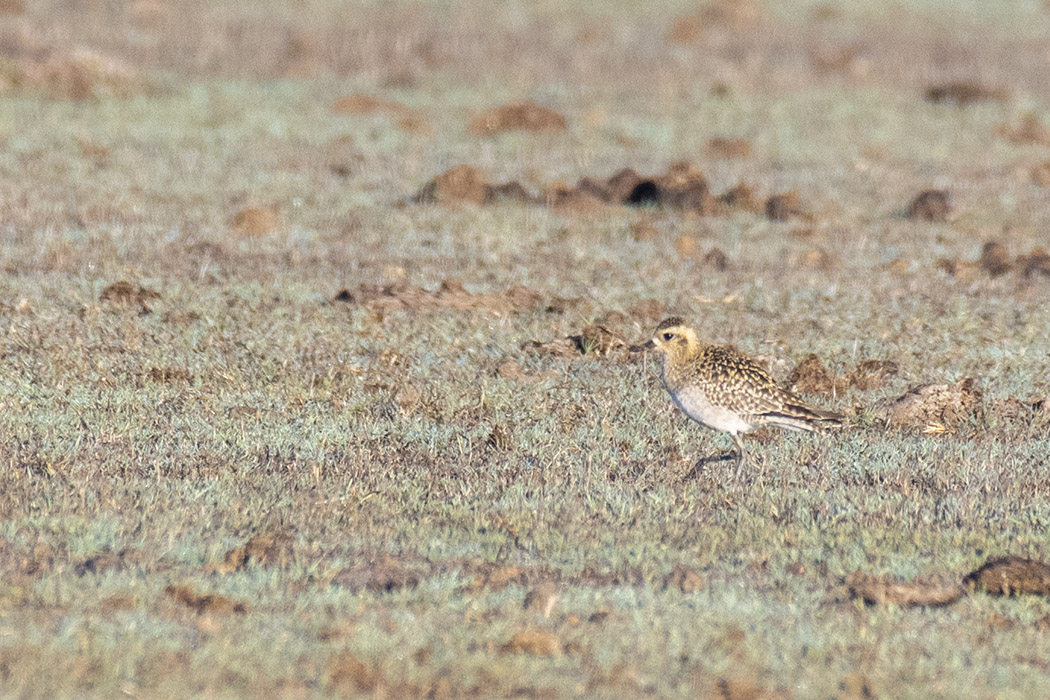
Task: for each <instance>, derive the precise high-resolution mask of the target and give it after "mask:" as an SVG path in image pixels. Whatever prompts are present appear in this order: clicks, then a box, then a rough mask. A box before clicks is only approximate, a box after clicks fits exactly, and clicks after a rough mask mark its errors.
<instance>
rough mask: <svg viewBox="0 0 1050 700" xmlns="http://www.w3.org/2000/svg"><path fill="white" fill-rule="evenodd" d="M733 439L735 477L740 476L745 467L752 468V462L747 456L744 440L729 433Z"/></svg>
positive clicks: (753, 464) (738, 435) (735, 434)
mask: <svg viewBox="0 0 1050 700" xmlns="http://www.w3.org/2000/svg"><path fill="white" fill-rule="evenodd" d="M730 435H731V437H732V438H733V444H734V445H736V468H737V476H738V477H739V476H742V474H743V471H744V469H745V468H746V467H754V466H755V463H754V460H752V459H751V456H750V455H748V453H747V449H746V448H745V447H744V439H743V438H742V437H740V434H739V433H730Z"/></svg>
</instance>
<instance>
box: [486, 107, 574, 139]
mask: <svg viewBox="0 0 1050 700" xmlns="http://www.w3.org/2000/svg"><path fill="white" fill-rule="evenodd" d="M567 126H568V124H567V122H566V121H565V117H563V116H562V115H560V114H558V113H557V112H555V111H554V110H552V109H550V108H548V107H544V106H542V105H538V104H536V103H535V102H527V101H521V102H511V103H509V104H505V105H503V106H500V107H493V108H492V109H488V110H485V111H484V112H482V113H481V114H479V115H477V116H476V117H474V118H473V119H471V120H470V125H469V129H470V131H471V132H472V133H475V134H479V135H488V134H495V133H499V132H501V131H564V130H565V128H566V127H567Z"/></svg>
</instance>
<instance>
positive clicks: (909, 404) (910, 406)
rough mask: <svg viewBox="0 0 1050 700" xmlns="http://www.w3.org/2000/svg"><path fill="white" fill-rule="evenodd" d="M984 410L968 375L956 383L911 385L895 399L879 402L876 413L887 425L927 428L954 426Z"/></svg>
mask: <svg viewBox="0 0 1050 700" xmlns="http://www.w3.org/2000/svg"><path fill="white" fill-rule="evenodd" d="M983 410H984V407H983V393H982V392H981V391H980V390H979V389H978V388H977V387H976V386H975V382H974V380H973V379H970V378H967V379H963V380H961V381H959V382H958V383H957V384H922V385H919V386H915V387H912V388H911V389H909V390H908V391H907V392H906V393H904V394H903V395H901V396H899V397H897V398H895V399H884V400H882V401H880V402H879V403H878V404H877V406H876V410H875V414H876V416H878V417H879V418H880V419H882V420H883V421H885V422H886V424H887V425H891V426H898V427H921V428H926V427H929V426H931V425H942V426H948V427H951V426H956V425H959V424H960V423H962V422H964V421H967V420H970V419H972V418H976V417H979V416H980V415H981V414H982V412H983Z"/></svg>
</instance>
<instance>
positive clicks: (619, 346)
mask: <svg viewBox="0 0 1050 700" xmlns="http://www.w3.org/2000/svg"><path fill="white" fill-rule="evenodd" d="M569 340H570V341H572V343H573V344H574V345H575V346H576V349H577V350H578V351H579V353H580V354H581V355H593V356H594V357H607V356H609V355H610V354H612V353H613V352H616V351H624V350H626V348H627V343H626V342H624V339H623V338H622V337H620V336H619V335H617V334H616V333H613V332H612V331H610V330H609V329H608V328H606V327H605V326H602V325H599V324H593V325H590V326H586V327H585V328H584V329H583V330H582V331H580V334H579V335H570V336H569Z"/></svg>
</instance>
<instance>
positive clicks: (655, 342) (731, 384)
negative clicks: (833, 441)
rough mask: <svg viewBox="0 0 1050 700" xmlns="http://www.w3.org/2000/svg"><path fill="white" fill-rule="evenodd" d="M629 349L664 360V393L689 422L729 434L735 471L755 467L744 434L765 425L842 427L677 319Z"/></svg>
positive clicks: (729, 348) (740, 354)
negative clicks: (649, 352) (735, 465)
mask: <svg viewBox="0 0 1050 700" xmlns="http://www.w3.org/2000/svg"><path fill="white" fill-rule="evenodd" d="M629 349H630V350H631V352H644V351H647V350H656V351H657V352H659V353H661V354H662V355H663V383H664V387H665V388H666V389H667V393H669V394H670V395H671V399H672V400H673V401H674V403H675V405H676V406H678V408H679V409H681V410H682V412H683V413H685V415H687V416H689V418H691V419H693V420H694V421H696V422H697V423H700V424H701V425H704V426H706V427H708V428H712V429H714V430H717V431H720V432H724V433H729V435H730V437H732V439H733V444H734V446H735V447H736V461H737V465H738V468H739V467H740V466H743V465H751V464H753V462H752V460H751V459H750V458H749V456H748V453H747V450H746V448H745V447H744V441H743V439H742V438H741V436H742V435H743V434H744V433H749V432H751V431H752V430H756V429H758V428H761V427H764V426H767V425H769V426H774V427H777V428H784V429H786V430H793V431H805V432H815V431H823V430H825V429H835V428H840V427H842V424H843V416H842V415H841V414H838V413H833V412H831V411H824V410H821V409H818V408H814V407H812V406H807V405H806V403H805V402H804V401H803V400H802V399H800V398H799V397H798V396H796V395H795V394H793V393H791V392H790V391H788V390H787V389H784V388H783V387H781V386H780V385H779V384H777V383H776V381H774V380H773V378H772V377H771V376H770V375H769V373H768V372H767V371H765V370H764V369H762V367H760V366H759V365H758V363H757V362H755V361H754V360H753V359H751V358H750V357H748V356H747V355H746V354H744V353H743V352H741V351H740V350H738V349H736V348H735V347H733V346H732V345H711V344H708V343H704V342H702V341H701V340H700V338H699V337H698V336H697V334H696V331H695V330H693V329H692V328H690V327H689V326H688V325H686V322H685V321H684V320H683V319H681V318H680V317H678V316H672V317H671V318H667V319H664V320H663V321H661V322H660V325H658V326H657V327H656V331H655V332H654V333H653V337H652V338H651V339H650V340H649V341H648V342H645V343H641V344H638V345H632V346H630V348H629Z"/></svg>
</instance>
